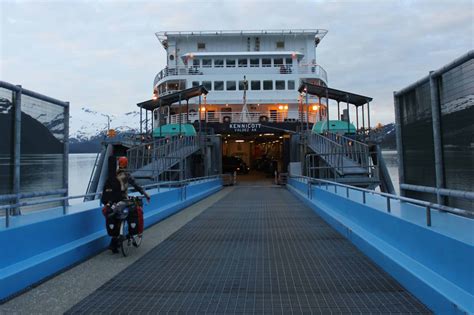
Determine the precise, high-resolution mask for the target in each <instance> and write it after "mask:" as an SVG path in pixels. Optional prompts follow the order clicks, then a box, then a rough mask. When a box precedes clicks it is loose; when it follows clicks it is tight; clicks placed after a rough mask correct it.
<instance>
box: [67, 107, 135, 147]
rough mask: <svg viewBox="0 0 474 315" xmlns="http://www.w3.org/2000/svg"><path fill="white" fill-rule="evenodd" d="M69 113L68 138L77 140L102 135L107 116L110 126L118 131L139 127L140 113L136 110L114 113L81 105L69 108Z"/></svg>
mask: <svg viewBox="0 0 474 315" xmlns="http://www.w3.org/2000/svg"><path fill="white" fill-rule="evenodd" d="M70 115H71V117H70V119H69V125H70V129H69V138H70V139H71V140H73V139H74V140H76V141H79V142H82V141H88V140H92V139H93V138H96V137H97V136H100V135H103V134H104V133H105V132H106V131H107V121H108V117H109V118H110V128H111V129H115V130H116V131H117V132H119V133H122V132H127V133H128V132H132V133H135V132H138V131H139V129H140V113H139V112H138V111H131V112H128V113H124V114H122V115H114V114H106V113H102V112H99V111H96V110H93V109H90V108H87V107H81V108H77V109H74V108H71V112H70ZM107 116H108V117H107Z"/></svg>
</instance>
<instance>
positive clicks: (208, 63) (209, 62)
mask: <svg viewBox="0 0 474 315" xmlns="http://www.w3.org/2000/svg"><path fill="white" fill-rule="evenodd" d="M202 66H203V67H207V68H209V67H211V66H212V59H203V60H202Z"/></svg>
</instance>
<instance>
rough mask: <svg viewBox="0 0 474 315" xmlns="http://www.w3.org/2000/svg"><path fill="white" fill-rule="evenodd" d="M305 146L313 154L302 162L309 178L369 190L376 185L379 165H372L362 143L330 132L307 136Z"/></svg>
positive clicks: (378, 182)
mask: <svg viewBox="0 0 474 315" xmlns="http://www.w3.org/2000/svg"><path fill="white" fill-rule="evenodd" d="M306 144H307V147H308V148H309V149H310V150H311V151H313V152H314V154H311V153H310V154H307V155H306V160H305V165H306V169H307V174H308V175H309V176H310V177H315V178H327V179H329V178H330V179H332V180H335V181H338V182H343V183H347V184H351V185H355V186H361V187H367V188H371V189H373V188H375V187H377V186H379V185H380V180H379V171H378V165H379V163H374V160H373V159H372V158H371V154H370V150H369V146H368V145H367V144H366V143H363V142H360V141H357V140H354V139H352V138H349V137H346V136H342V135H338V134H335V133H332V132H325V133H324V134H316V133H311V132H308V133H306Z"/></svg>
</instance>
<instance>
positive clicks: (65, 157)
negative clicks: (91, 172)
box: [63, 102, 69, 214]
mask: <svg viewBox="0 0 474 315" xmlns="http://www.w3.org/2000/svg"><path fill="white" fill-rule="evenodd" d="M63 188H64V189H66V192H65V193H64V197H67V196H68V195H69V102H66V106H65V107H64V150H63ZM68 206H69V199H67V198H65V199H64V200H63V214H66V213H67V207H68Z"/></svg>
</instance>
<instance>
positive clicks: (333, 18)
mask: <svg viewBox="0 0 474 315" xmlns="http://www.w3.org/2000/svg"><path fill="white" fill-rule="evenodd" d="M0 6H1V8H0V11H1V15H2V16H1V21H2V22H1V24H0V25H1V30H0V32H1V34H0V38H1V40H2V43H1V44H2V45H1V50H0V54H1V56H0V57H1V58H0V60H2V62H1V64H0V65H1V68H0V71H1V73H0V74H1V79H2V80H6V81H10V82H12V83H15V84H22V85H23V86H25V87H27V88H29V89H33V90H37V91H39V92H42V93H45V94H48V95H51V96H53V97H57V98H60V99H64V100H68V101H70V102H71V104H72V106H78V107H82V106H84V105H86V106H89V107H95V108H96V109H98V110H106V111H110V112H113V113H120V112H126V111H130V110H133V109H134V108H135V104H136V103H138V102H140V101H142V100H145V99H147V98H149V96H150V94H151V91H152V82H153V79H154V77H155V75H156V73H157V72H158V71H160V70H161V69H162V68H163V67H164V66H165V54H164V51H163V49H162V47H161V45H159V43H158V41H157V39H156V38H155V36H154V32H156V31H160V30H229V29H230V30H232V29H234V30H235V29H293V28H323V29H328V30H329V33H328V35H327V36H326V37H325V38H324V39H323V41H322V42H321V44H320V45H319V47H318V51H317V54H318V60H317V61H318V63H319V64H321V65H322V66H323V67H324V68H325V69H326V70H327V71H328V75H329V83H330V86H332V87H335V88H340V89H346V90H350V91H353V92H355V93H360V94H365V95H369V96H371V97H373V98H374V101H373V103H372V104H371V110H372V111H373V113H374V117H373V118H372V121H373V122H374V123H375V122H378V121H381V122H383V123H386V122H390V121H393V119H394V118H393V116H394V115H393V91H394V90H398V89H401V88H403V87H404V86H407V85H409V84H410V83H412V82H414V81H416V80H418V79H419V78H421V77H423V76H425V75H426V74H428V72H429V70H433V69H437V68H439V67H441V66H443V65H444V64H446V63H448V62H450V61H451V60H453V59H455V58H457V57H459V56H460V55H462V54H464V53H466V52H467V51H468V50H470V49H473V38H474V36H473V30H474V27H473V21H474V17H473V11H474V10H473V2H472V1H464V0H459V1H436V0H435V1H407V0H405V1H402V0H397V1H391V0H387V1H309V0H305V1H302V0H296V1H250V0H246V1H230V0H229V1H227V0H226V1H192V2H190V1H167V2H165V1H158V2H157V1H118V2H117V1H114V2H111V1H110V2H109V1H99V2H96V1H87V2H86V1H54V2H13V1H2V2H1V3H0Z"/></svg>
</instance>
